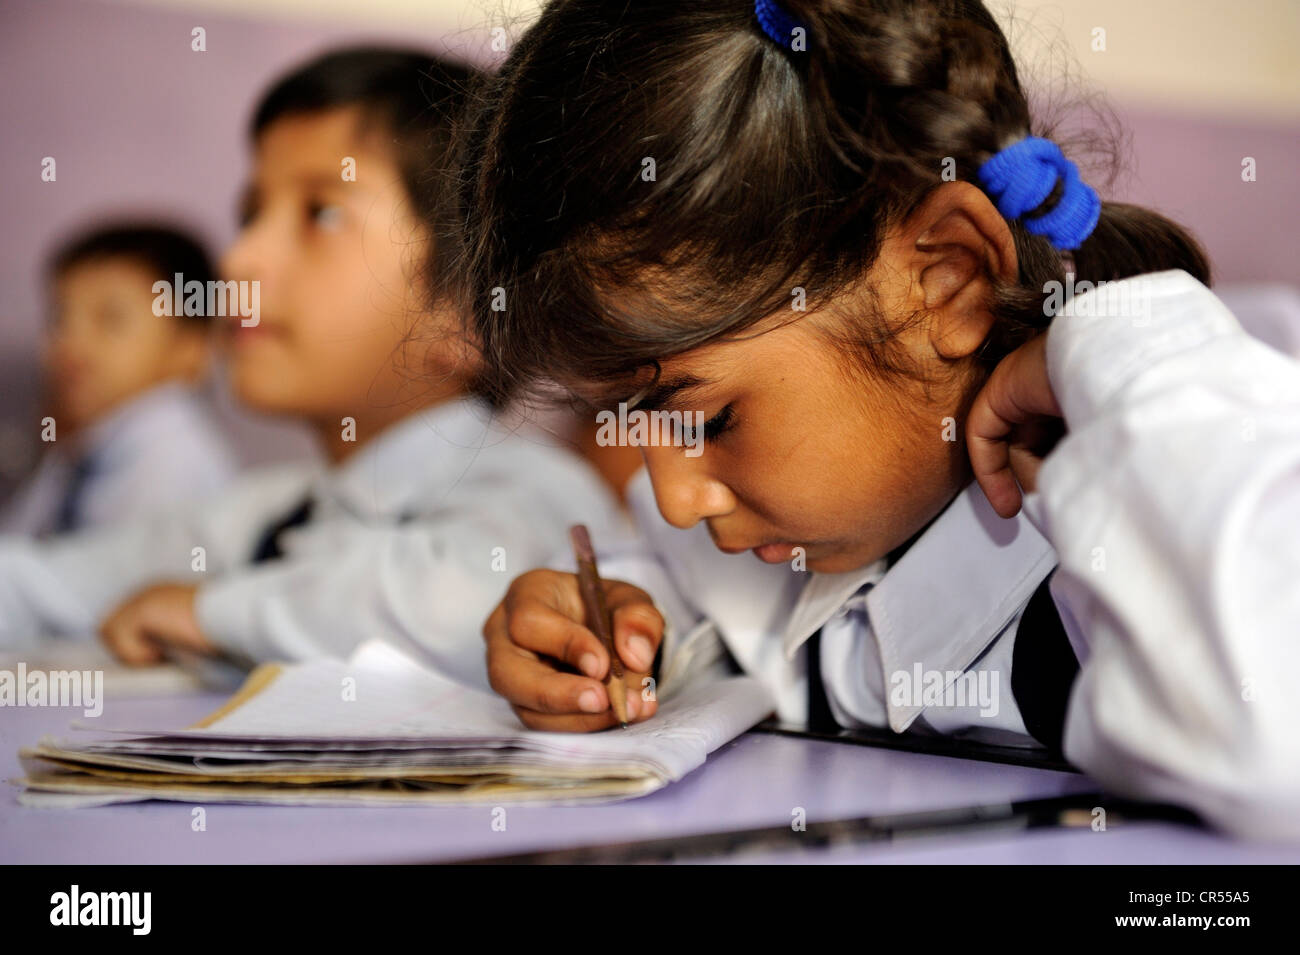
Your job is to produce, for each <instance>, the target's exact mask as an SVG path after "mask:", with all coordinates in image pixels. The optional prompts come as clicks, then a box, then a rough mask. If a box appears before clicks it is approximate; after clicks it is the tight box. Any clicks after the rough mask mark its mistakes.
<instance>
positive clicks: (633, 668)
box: [483, 570, 664, 732]
mask: <svg viewBox="0 0 1300 955" xmlns="http://www.w3.org/2000/svg"><path fill="white" fill-rule="evenodd" d="M604 583H605V600H606V602H607V603H608V605H609V610H610V614H611V615H612V616H613V618H614V646H615V648H616V649H617V651H618V655H619V659H621V660H622V661H623V666H624V679H625V681H626V683H627V707H628V720H629V721H630V722H640V721H642V720H645V719H648V718H650V717H651V716H653V715H654V714H655V711H656V710H657V709H658V703H657V702H656V701H655V699H654V694H653V693H649V694H646V693H644V690H645V687H644V686H643V685H642V681H643V680H644V679H646V678H647V677H649V675H650V671H651V669H652V668H653V666H654V659H655V654H656V653H658V651H659V643H660V641H661V640H662V639H663V633H664V619H663V617H662V616H661V615H660V613H659V611H658V610H656V609H655V607H654V604H653V603H652V602H651V600H650V597H649V595H648V594H646V592H645V591H644V590H641V589H640V588H639V587H633V586H632V585H631V584H625V583H623V582H622V581H618V580H606V581H605V582H604ZM585 619H586V614H585V612H584V611H583V606H582V596H581V593H580V591H579V590H578V578H577V575H576V574H564V573H560V572H558V571H552V570H533V571H529V572H528V573H526V574H521V575H520V576H519V577H516V578H515V580H514V582H513V583H512V584H511V585H510V589H509V590H508V591H507V592H506V596H505V599H504V600H502V601H501V603H500V604H498V605H497V608H496V610H494V611H492V615H491V616H490V617H488V620H487V623H486V624H484V625H483V638H484V639H485V640H486V641H487V668H488V681H489V682H490V683H491V684H492V689H494V690H496V691H497V693H499V694H501V695H502V696H503V697H505V698H506V699H507V700H508V701H509V702H510V705H511V707H512V708H513V709H514V711H515V714H516V715H517V716H518V717H519V719H520V720H521V721H522V722H523V724H524V725H525V726H527V727H529V728H530V729H538V730H559V731H566V732H589V731H591V730H601V729H605V728H607V727H610V726H614V725H616V724H617V722H618V720H617V719H616V718H615V717H614V711H613V710H612V709H610V705H609V694H608V693H606V691H605V685H604V679H605V677H606V675H608V673H609V662H610V661H609V654H608V653H606V652H605V648H604V646H603V645H602V644H601V642H600V640H599V639H598V638H597V637H596V635H595V634H594V633H592V632H591V631H590V630H588V629H587V628H586V626H584V624H583V621H584V620H585ZM575 671H576V672H575ZM651 686H653V684H651ZM646 696H649V697H650V698H649V699H646Z"/></svg>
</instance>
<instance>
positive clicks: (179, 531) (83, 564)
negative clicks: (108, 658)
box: [0, 468, 308, 647]
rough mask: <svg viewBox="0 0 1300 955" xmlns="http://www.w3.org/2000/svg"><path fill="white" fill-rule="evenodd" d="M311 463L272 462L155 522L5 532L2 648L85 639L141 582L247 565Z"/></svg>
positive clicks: (191, 577)
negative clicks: (269, 520)
mask: <svg viewBox="0 0 1300 955" xmlns="http://www.w3.org/2000/svg"><path fill="white" fill-rule="evenodd" d="M307 479H308V478H307V474H306V473H305V472H304V470H303V469H288V468H286V469H282V470H268V471H263V472H261V473H259V474H255V475H250V476H249V477H247V478H245V479H244V480H241V481H237V482H236V483H235V484H234V485H233V486H232V487H231V488H229V489H227V491H225V492H224V493H222V494H218V495H216V496H214V497H211V498H208V499H205V500H203V501H202V502H200V503H198V504H193V505H190V506H188V507H184V508H177V509H175V510H173V511H169V512H167V513H164V514H159V515H157V516H155V517H153V518H151V519H149V520H137V521H129V522H126V523H121V524H114V525H110V526H107V527H101V528H96V529H93V530H88V531H82V532H79V533H76V534H65V535H61V536H59V537H54V538H50V539H47V540H34V539H32V538H28V537H19V536H0V647H18V646H31V645H33V644H35V643H37V642H39V641H40V640H41V639H42V638H45V637H55V636H74V637H84V636H87V635H89V634H90V633H92V632H93V631H94V630H95V629H96V628H97V626H98V625H99V623H100V621H101V620H102V619H103V617H104V616H105V614H107V613H108V612H110V611H111V610H113V609H114V607H115V606H116V605H117V604H118V603H120V602H121V601H122V600H124V599H125V598H127V597H129V596H130V595H131V594H132V593H134V592H135V591H136V590H138V589H140V588H142V587H145V586H147V585H149V584H152V583H157V582H160V581H173V582H177V581H179V582H188V581H196V582H197V581H201V580H203V579H205V578H204V576H203V575H204V574H221V573H224V572H226V571H228V570H229V569H230V568H231V567H234V566H236V565H238V564H241V563H243V562H244V561H245V560H246V559H247V556H248V552H249V550H250V548H251V546H252V543H251V542H252V541H254V540H255V539H256V533H257V530H258V529H259V528H260V527H261V526H262V525H263V524H264V523H265V520H266V515H268V514H276V513H279V512H280V511H281V510H282V509H283V507H284V506H285V504H284V502H285V501H286V500H292V496H293V495H301V494H302V493H303V488H304V487H305V486H306V481H307Z"/></svg>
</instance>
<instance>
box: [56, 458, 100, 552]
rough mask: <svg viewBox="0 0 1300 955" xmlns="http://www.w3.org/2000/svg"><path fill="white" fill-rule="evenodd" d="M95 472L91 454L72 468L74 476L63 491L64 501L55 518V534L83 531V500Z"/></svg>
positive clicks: (79, 460) (60, 502) (69, 478)
mask: <svg viewBox="0 0 1300 955" xmlns="http://www.w3.org/2000/svg"><path fill="white" fill-rule="evenodd" d="M95 471H96V467H95V459H94V457H93V456H92V455H89V454H85V455H82V456H81V457H80V458H78V459H77V463H76V464H74V465H73V466H72V474H71V475H70V476H69V477H68V483H67V486H66V487H65V488H64V490H63V499H62V500H61V501H59V510H58V513H56V514H55V516H54V527H53V531H54V533H56V534H67V533H68V532H70V531H75V530H80V529H81V522H82V519H83V518H84V516H85V515H83V514H82V513H81V507H82V503H83V500H82V499H83V498H84V497H85V496H86V486H87V485H88V484H89V483H90V479H91V478H92V477H94V476H95Z"/></svg>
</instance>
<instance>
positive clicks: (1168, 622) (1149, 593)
mask: <svg viewBox="0 0 1300 955" xmlns="http://www.w3.org/2000/svg"><path fill="white" fill-rule="evenodd" d="M1130 281H1132V282H1139V281H1146V282H1148V283H1149V285H1148V287H1147V289H1146V290H1147V291H1148V292H1150V293H1151V296H1152V297H1151V300H1150V307H1149V309H1147V310H1146V311H1144V312H1141V313H1139V314H1138V315H1137V316H1136V320H1135V317H1134V316H1129V317H1099V316H1097V315H1089V314H1086V311H1087V310H1086V309H1080V308H1078V306H1079V305H1080V304H1082V303H1081V300H1080V299H1078V298H1076V299H1075V300H1074V301H1073V302H1072V303H1071V306H1069V307H1067V309H1066V310H1065V311H1064V312H1063V313H1062V315H1060V316H1058V317H1057V318H1056V319H1055V320H1054V322H1053V324H1052V327H1051V330H1050V332H1049V333H1048V336H1047V341H1046V353H1045V367H1046V371H1047V375H1048V377H1049V378H1050V380H1051V383H1052V387H1053V389H1054V391H1055V397H1056V399H1057V400H1059V404H1060V408H1061V410H1062V411H1063V413H1064V417H1065V421H1066V424H1067V425H1068V427H1069V433H1068V434H1067V436H1066V437H1065V438H1064V439H1062V440H1061V442H1060V443H1059V444H1058V445H1057V447H1056V448H1055V449H1054V450H1053V451H1052V452H1051V453H1050V454H1049V455H1048V456H1047V457H1046V459H1045V460H1044V461H1043V463H1042V465H1041V468H1040V469H1039V470H1038V473H1037V488H1036V492H1035V493H1034V494H1032V495H1031V496H1030V497H1029V498H1028V499H1027V500H1026V501H1025V509H1026V511H1027V512H1028V513H1029V515H1030V517H1031V518H1032V519H1033V520H1034V522H1035V524H1037V525H1038V526H1039V527H1040V529H1042V532H1043V533H1044V535H1045V536H1047V537H1048V539H1049V540H1050V541H1051V542H1052V544H1053V545H1054V546H1055V547H1056V549H1057V551H1058V553H1059V555H1060V559H1061V569H1060V572H1059V573H1058V574H1057V577H1056V580H1055V581H1054V582H1053V586H1052V591H1053V595H1054V597H1055V598H1056V601H1057V603H1058V605H1059V606H1060V607H1061V608H1062V610H1063V611H1065V612H1063V614H1062V616H1063V619H1064V622H1065V624H1066V627H1067V631H1068V632H1069V635H1070V638H1071V640H1072V642H1074V644H1075V650H1076V653H1078V654H1079V655H1080V658H1081V661H1082V663H1083V667H1082V671H1081V673H1080V676H1079V679H1078V682H1077V684H1076V685H1075V688H1074V690H1073V693H1072V696H1071V700H1070V707H1069V713H1068V717H1067V722H1066V735H1065V752H1066V754H1067V755H1068V756H1069V757H1070V758H1071V759H1072V760H1074V761H1075V762H1076V763H1077V764H1078V765H1079V766H1081V767H1082V768H1084V769H1086V770H1087V771H1088V772H1090V773H1091V774H1092V775H1094V776H1095V777H1097V778H1098V779H1099V780H1101V781H1102V782H1103V783H1105V784H1107V785H1108V786H1110V787H1112V788H1113V789H1115V790H1116V791H1120V792H1125V793H1131V794H1133V795H1137V796H1141V797H1146V798H1153V799H1160V800H1168V801H1172V802H1178V803H1182V804H1185V805H1190V806H1191V807H1192V808H1194V809H1196V810H1198V811H1200V812H1201V813H1202V814H1203V815H1205V816H1206V817H1207V818H1209V819H1210V820H1211V821H1213V822H1215V823H1216V824H1218V825H1221V826H1223V827H1225V828H1229V829H1232V830H1235V831H1238V832H1243V833H1255V834H1260V835H1277V834H1289V835H1291V836H1300V733H1298V732H1297V730H1296V728H1297V726H1300V693H1298V692H1297V690H1296V686H1295V681H1296V674H1297V673H1298V672H1300V639H1298V637H1300V364H1297V363H1296V362H1294V361H1293V360H1291V359H1289V358H1287V357H1285V356H1283V355H1282V354H1280V353H1279V352H1276V351H1274V350H1272V349H1270V348H1268V347H1267V346H1265V345H1263V344H1261V343H1259V342H1257V341H1255V340H1254V339H1252V338H1250V337H1249V336H1247V335H1246V334H1245V333H1244V332H1242V330H1241V328H1240V326H1239V325H1238V324H1237V322H1236V320H1235V319H1234V318H1233V316H1232V315H1231V314H1230V313H1229V312H1228V311H1227V310H1226V309H1225V308H1224V307H1223V306H1222V304H1221V303H1219V301H1218V300H1217V299H1216V298H1214V296H1213V295H1212V294H1211V293H1210V292H1209V290H1207V289H1206V288H1205V287H1204V286H1202V285H1200V284H1199V283H1198V282H1196V281H1195V280H1194V279H1192V278H1191V277H1190V276H1188V275H1186V274H1185V273H1162V274H1161V275H1160V276H1159V277H1151V276H1147V277H1140V278H1139V279H1134V280H1130ZM1081 313H1083V314H1081ZM977 404H978V402H977Z"/></svg>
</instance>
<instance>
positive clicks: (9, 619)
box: [0, 518, 202, 647]
mask: <svg viewBox="0 0 1300 955" xmlns="http://www.w3.org/2000/svg"><path fill="white" fill-rule="evenodd" d="M201 539H202V538H201V537H200V536H199V534H198V532H197V531H195V530H194V529H193V528H192V527H191V526H190V525H189V524H187V523H185V522H184V521H181V520H177V519H175V518H165V519H157V520H153V521H135V522H131V523H127V524H118V525H114V526H111V527H105V528H100V529H97V530H92V531H86V532H82V533H78V534H68V535H64V536H62V537H57V538H53V539H50V540H47V541H41V540H35V539H33V538H30V537H18V536H13V537H0V647H20V646H32V645H34V644H36V643H38V642H40V640H41V639H43V638H45V637H55V636H75V637H83V636H87V635H89V634H91V633H93V632H94V630H95V629H96V627H97V625H98V624H99V622H100V620H101V619H102V618H103V617H104V615H105V614H106V613H108V612H109V611H110V610H112V609H113V607H114V606H115V605H116V604H117V603H118V602H119V601H121V600H122V599H124V598H125V597H127V596H129V595H130V594H131V593H132V592H134V591H135V590H136V589H138V588H140V587H143V586H145V585H147V584H149V583H152V582H154V581H156V580H162V579H167V580H184V579H186V578H191V577H193V576H194V573H193V571H192V570H191V547H192V544H193V542H194V541H196V540H201Z"/></svg>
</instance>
